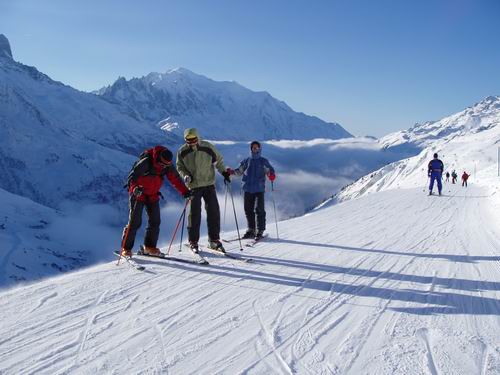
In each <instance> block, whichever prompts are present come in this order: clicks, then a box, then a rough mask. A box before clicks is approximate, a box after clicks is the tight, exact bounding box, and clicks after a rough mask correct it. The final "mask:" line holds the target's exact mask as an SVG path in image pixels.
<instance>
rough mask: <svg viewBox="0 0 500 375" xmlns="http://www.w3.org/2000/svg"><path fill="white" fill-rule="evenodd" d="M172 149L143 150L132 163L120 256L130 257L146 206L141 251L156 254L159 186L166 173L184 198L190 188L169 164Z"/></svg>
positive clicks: (158, 231)
mask: <svg viewBox="0 0 500 375" xmlns="http://www.w3.org/2000/svg"><path fill="white" fill-rule="evenodd" d="M172 156H173V155H172V152H171V151H170V150H169V149H167V148H166V147H163V146H155V147H153V148H150V149H148V150H146V151H144V152H143V153H142V154H141V155H140V156H139V159H138V160H137V161H136V162H135V163H134V165H133V167H132V169H131V171H130V173H129V175H128V179H127V184H126V187H127V188H128V192H129V196H130V197H129V206H130V212H129V222H128V224H127V226H126V227H125V229H124V230H123V238H122V249H121V255H122V256H127V257H131V256H132V248H133V247H134V241H135V236H136V233H137V230H138V229H139V228H140V227H141V223H142V211H143V208H144V207H146V212H147V214H148V226H147V228H146V234H145V236H144V253H145V254H146V255H152V256H159V255H160V253H161V252H160V249H158V248H157V247H156V244H157V242H158V236H159V234H160V204H159V199H160V196H161V193H160V187H161V185H162V183H163V179H164V177H165V176H166V177H167V179H168V181H169V182H170V184H171V185H172V186H174V187H175V188H176V189H177V191H179V193H180V194H182V196H183V197H184V198H186V199H189V198H190V197H191V194H192V193H191V191H190V190H189V189H188V188H187V187H186V185H185V184H184V182H183V181H182V179H181V177H180V176H179V174H178V173H177V170H176V169H175V167H174V166H173V165H172Z"/></svg>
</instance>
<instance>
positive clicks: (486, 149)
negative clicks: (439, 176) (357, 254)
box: [333, 96, 500, 202]
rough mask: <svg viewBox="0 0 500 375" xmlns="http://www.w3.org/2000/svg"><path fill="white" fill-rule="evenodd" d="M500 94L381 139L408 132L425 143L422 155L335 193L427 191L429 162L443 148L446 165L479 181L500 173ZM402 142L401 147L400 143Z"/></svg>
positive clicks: (416, 142)
mask: <svg viewBox="0 0 500 375" xmlns="http://www.w3.org/2000/svg"><path fill="white" fill-rule="evenodd" d="M499 124H500V97H498V96H489V97H487V98H486V99H484V100H483V101H481V102H479V103H476V104H475V105H473V106H471V107H469V108H467V109H466V110H464V111H461V112H459V113H457V114H454V115H452V116H449V117H446V118H444V119H442V120H440V121H437V122H429V123H426V124H424V125H421V126H416V127H413V128H411V129H410V130H408V131H406V132H399V133H395V134H393V135H389V136H387V137H384V138H383V139H382V140H381V142H383V143H385V144H386V145H388V144H389V143H388V142H389V140H392V141H394V142H393V143H390V144H391V145H392V146H391V147H387V148H389V149H395V147H394V145H401V143H398V142H399V141H400V140H401V139H398V136H400V135H404V136H406V138H405V139H406V140H407V141H408V142H410V140H411V142H413V144H414V145H418V146H419V147H422V146H425V147H424V148H423V149H422V151H420V152H419V153H418V155H416V156H414V157H410V158H408V159H404V160H400V161H397V162H394V163H391V164H389V165H386V166H384V167H382V168H380V169H379V170H377V171H375V172H373V173H370V174H369V175H366V176H364V177H362V178H360V179H359V180H357V181H356V182H354V183H352V184H350V185H349V186H347V187H345V188H344V189H343V190H342V191H341V192H340V193H338V194H337V195H336V197H335V198H334V199H333V201H334V202H339V201H344V200H348V199H352V198H356V197H360V196H363V195H366V194H370V193H375V192H378V191H383V190H389V189H396V188H414V187H421V188H422V189H423V190H424V191H425V192H427V183H428V181H427V164H428V163H429V161H430V160H431V159H432V155H433V154H434V153H435V152H437V153H438V154H439V157H440V159H441V160H442V161H443V162H444V165H445V170H446V171H449V172H450V173H451V171H452V170H456V171H457V173H458V174H459V176H460V175H461V174H462V172H464V171H466V172H467V173H468V174H472V177H471V181H472V182H473V183H476V182H478V183H481V181H488V179H490V178H493V177H495V176H496V175H497V156H498V147H499V146H500V126H498V125H499ZM396 148H397V147H396Z"/></svg>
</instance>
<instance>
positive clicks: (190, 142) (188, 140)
mask: <svg viewBox="0 0 500 375" xmlns="http://www.w3.org/2000/svg"><path fill="white" fill-rule="evenodd" d="M184 140H185V141H186V143H187V144H188V145H195V144H196V143H198V137H191V138H184Z"/></svg>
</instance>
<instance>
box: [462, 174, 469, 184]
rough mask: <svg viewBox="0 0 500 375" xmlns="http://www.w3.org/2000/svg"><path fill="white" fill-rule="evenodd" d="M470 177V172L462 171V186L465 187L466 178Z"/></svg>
mask: <svg viewBox="0 0 500 375" xmlns="http://www.w3.org/2000/svg"><path fill="white" fill-rule="evenodd" d="M469 177H470V174H467V172H465V171H464V173H463V174H462V186H465V187H467V179H468V178H469Z"/></svg>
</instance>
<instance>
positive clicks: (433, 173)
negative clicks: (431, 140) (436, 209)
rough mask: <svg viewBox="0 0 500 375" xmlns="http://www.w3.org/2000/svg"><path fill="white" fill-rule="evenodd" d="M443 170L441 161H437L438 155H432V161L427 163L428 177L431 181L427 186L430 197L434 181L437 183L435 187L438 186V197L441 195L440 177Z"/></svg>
mask: <svg viewBox="0 0 500 375" xmlns="http://www.w3.org/2000/svg"><path fill="white" fill-rule="evenodd" d="M443 169H444V164H443V162H442V161H441V160H439V159H438V154H437V153H436V154H434V159H432V160H431V161H430V162H429V166H428V173H427V174H428V176H429V177H430V179H431V182H430V185H429V195H432V188H433V187H434V180H436V181H437V186H438V192H439V195H441V190H442V188H443V186H442V184H441V177H442V176H441V175H442V173H443Z"/></svg>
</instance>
